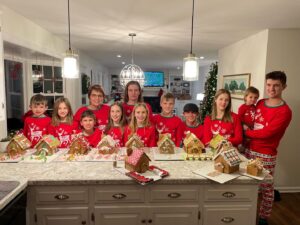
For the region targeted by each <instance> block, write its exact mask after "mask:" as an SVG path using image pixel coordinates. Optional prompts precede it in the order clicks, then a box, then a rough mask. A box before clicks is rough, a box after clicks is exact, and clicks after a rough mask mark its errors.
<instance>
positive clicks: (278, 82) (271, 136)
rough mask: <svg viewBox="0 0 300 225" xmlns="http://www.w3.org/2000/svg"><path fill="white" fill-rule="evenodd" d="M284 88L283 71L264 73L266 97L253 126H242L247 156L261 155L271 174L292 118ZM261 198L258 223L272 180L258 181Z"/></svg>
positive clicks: (266, 213)
mask: <svg viewBox="0 0 300 225" xmlns="http://www.w3.org/2000/svg"><path fill="white" fill-rule="evenodd" d="M285 88H286V75H285V73H284V72H282V71H273V72H270V73H268V74H267V75H266V87H265V89H266V94H267V96H268V98H266V99H262V100H260V101H259V102H258V103H257V105H256V112H255V121H254V128H253V130H251V129H248V130H246V132H245V134H246V136H247V137H249V138H250V149H247V150H246V156H247V157H248V158H257V157H259V158H261V159H262V160H263V164H264V168H265V169H267V170H269V171H270V173H271V175H273V176H274V169H275V165H276V156H277V147H278V145H279V142H280V140H281V138H282V137H283V135H284V133H285V130H286V128H287V127H288V126H289V123H290V121H291V119H292V111H291V109H290V108H289V106H288V105H287V103H286V102H285V101H284V100H283V99H282V92H283V90H284V89H285ZM260 189H261V193H262V201H261V205H260V211H259V224H260V225H263V224H268V222H267V219H268V218H269V217H270V215H271V212H272V206H273V201H274V183H273V180H272V181H269V182H268V181H266V182H263V183H261V185H260Z"/></svg>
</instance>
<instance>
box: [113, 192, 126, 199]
mask: <svg viewBox="0 0 300 225" xmlns="http://www.w3.org/2000/svg"><path fill="white" fill-rule="evenodd" d="M112 197H113V198H115V199H123V198H126V197H127V195H125V194H122V193H118V194H114V195H113V196H112Z"/></svg>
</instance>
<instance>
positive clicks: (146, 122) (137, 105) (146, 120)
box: [129, 103, 151, 134]
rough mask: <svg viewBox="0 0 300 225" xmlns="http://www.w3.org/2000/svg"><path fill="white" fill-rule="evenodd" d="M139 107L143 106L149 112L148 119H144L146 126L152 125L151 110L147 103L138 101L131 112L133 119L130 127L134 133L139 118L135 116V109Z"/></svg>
mask: <svg viewBox="0 0 300 225" xmlns="http://www.w3.org/2000/svg"><path fill="white" fill-rule="evenodd" d="M138 107H143V108H144V109H145V110H146V112H147V116H146V119H145V120H144V124H143V125H144V126H145V127H149V126H151V123H150V120H149V110H148V108H147V105H146V104H145V103H137V104H135V106H134V108H133V111H132V113H131V120H130V123H129V129H130V131H131V134H134V133H135V132H136V131H137V128H138V125H137V120H136V118H135V111H136V109H137V108H138Z"/></svg>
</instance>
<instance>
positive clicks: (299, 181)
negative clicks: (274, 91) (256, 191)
mask: <svg viewBox="0 0 300 225" xmlns="http://www.w3.org/2000/svg"><path fill="white" fill-rule="evenodd" d="M299 40H300V29H288V30H286V29H284V30H277V29H276V30H270V31H269V42H268V53H267V65H266V71H267V72H270V71H273V70H282V71H284V72H285V73H286V74H287V89H286V90H285V91H284V92H283V98H284V99H285V100H286V102H287V103H288V104H289V106H290V108H291V109H292V111H293V118H292V121H291V124H290V126H289V127H288V129H287V131H286V133H285V136H284V138H283V139H282V141H281V142H280V146H279V149H278V160H277V167H276V172H275V184H276V186H278V187H279V188H281V189H287V190H290V189H293V188H295V189H298V188H299V187H300V174H299V167H298V166H299V159H300V151H299V142H298V141H299V130H300V116H299V115H300V100H299V96H300V95H299V84H300V76H299V65H300V42H299ZM299 189H300V188H299ZM299 189H298V191H299Z"/></svg>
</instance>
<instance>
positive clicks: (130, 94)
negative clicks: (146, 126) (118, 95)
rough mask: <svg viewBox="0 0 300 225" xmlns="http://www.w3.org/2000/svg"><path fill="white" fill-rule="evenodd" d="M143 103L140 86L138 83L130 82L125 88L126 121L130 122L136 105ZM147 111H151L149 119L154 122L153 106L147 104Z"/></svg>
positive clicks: (124, 107) (124, 106)
mask: <svg viewBox="0 0 300 225" xmlns="http://www.w3.org/2000/svg"><path fill="white" fill-rule="evenodd" d="M141 102H143V97H142V89H141V86H140V84H139V83H138V82H137V81H134V80H132V81H129V82H128V83H127V85H126V87H125V96H124V102H123V109H124V112H125V115H126V119H127V121H128V122H130V119H131V113H132V111H133V108H134V106H135V104H137V103H141ZM146 106H147V109H148V111H149V118H150V121H151V122H152V108H151V106H150V105H149V104H148V103H146Z"/></svg>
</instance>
